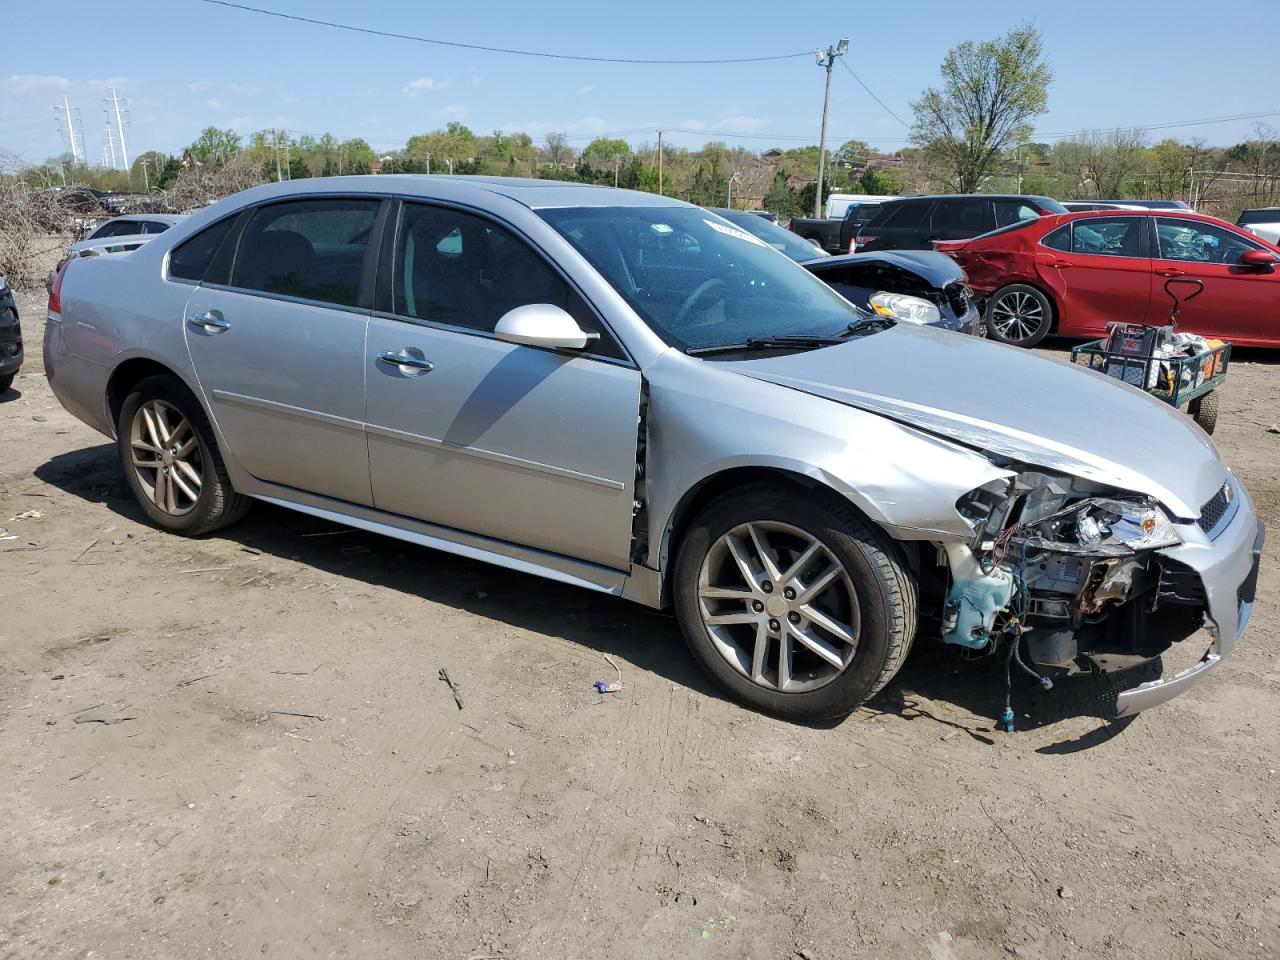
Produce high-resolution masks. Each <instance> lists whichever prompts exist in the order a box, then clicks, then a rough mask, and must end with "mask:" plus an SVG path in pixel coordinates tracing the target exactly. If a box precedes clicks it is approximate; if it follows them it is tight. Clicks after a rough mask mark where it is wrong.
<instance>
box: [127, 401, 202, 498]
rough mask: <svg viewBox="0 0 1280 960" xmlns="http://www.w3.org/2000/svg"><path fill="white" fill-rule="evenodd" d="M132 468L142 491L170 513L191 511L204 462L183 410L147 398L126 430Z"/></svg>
mask: <svg viewBox="0 0 1280 960" xmlns="http://www.w3.org/2000/svg"><path fill="white" fill-rule="evenodd" d="M129 448H130V451H131V453H132V462H133V469H134V472H135V474H136V475H137V478H138V484H139V486H140V487H141V488H142V491H143V493H144V494H145V495H146V496H147V497H148V499H150V500H151V502H152V503H154V504H155V505H156V507H157V508H158V509H160V510H162V511H164V512H165V513H167V514H169V515H170V516H174V517H180V516H182V515H184V514H187V513H190V512H191V511H192V510H193V509H194V508H195V505H196V502H197V501H198V500H199V499H200V489H201V487H202V485H203V482H204V462H203V459H202V458H201V455H200V443H199V440H198V439H197V437H196V432H195V429H194V428H193V427H192V425H191V421H189V420H188V419H187V418H186V417H185V416H183V414H182V411H180V410H179V409H178V408H177V407H175V406H174V405H173V404H171V403H167V402H166V401H164V400H148V401H147V402H146V403H144V404H142V406H140V407H139V408H138V412H137V413H135V414H134V415H133V422H132V424H131V425H130V429H129Z"/></svg>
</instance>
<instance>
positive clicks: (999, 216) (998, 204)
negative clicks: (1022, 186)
mask: <svg viewBox="0 0 1280 960" xmlns="http://www.w3.org/2000/svg"><path fill="white" fill-rule="evenodd" d="M994 206H995V209H996V226H997V227H1007V226H1008V225H1009V224H1011V223H1017V222H1018V221H1019V220H1034V219H1036V218H1037V217H1039V216H1040V211H1039V210H1037V209H1036V208H1035V207H1031V206H1028V205H1027V204H1025V203H1022V202H1020V201H1018V200H997V201H995V203H994Z"/></svg>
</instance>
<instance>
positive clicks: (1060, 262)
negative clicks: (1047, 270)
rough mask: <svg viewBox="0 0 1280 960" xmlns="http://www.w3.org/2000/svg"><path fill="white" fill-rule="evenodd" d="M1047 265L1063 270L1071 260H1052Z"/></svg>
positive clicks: (1069, 264)
mask: <svg viewBox="0 0 1280 960" xmlns="http://www.w3.org/2000/svg"><path fill="white" fill-rule="evenodd" d="M1049 266H1051V267H1057V268H1058V269H1059V270H1065V269H1067V267H1069V266H1071V262H1070V261H1069V260H1054V261H1052V262H1050V264H1049Z"/></svg>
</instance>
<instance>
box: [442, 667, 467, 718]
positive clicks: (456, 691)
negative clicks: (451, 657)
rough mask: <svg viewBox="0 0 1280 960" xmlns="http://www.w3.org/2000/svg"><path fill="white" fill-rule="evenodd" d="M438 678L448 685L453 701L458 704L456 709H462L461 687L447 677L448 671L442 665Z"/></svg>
mask: <svg viewBox="0 0 1280 960" xmlns="http://www.w3.org/2000/svg"><path fill="white" fill-rule="evenodd" d="M440 679H441V680H443V681H444V682H445V683H447V684H448V685H449V689H450V690H451V691H452V692H453V702H454V703H456V704H457V705H458V709H459V710H461V709H462V688H461V687H460V686H458V685H457V684H456V683H454V682H453V681H452V680H450V679H449V671H448V670H446V669H445V668H444V667H441V668H440Z"/></svg>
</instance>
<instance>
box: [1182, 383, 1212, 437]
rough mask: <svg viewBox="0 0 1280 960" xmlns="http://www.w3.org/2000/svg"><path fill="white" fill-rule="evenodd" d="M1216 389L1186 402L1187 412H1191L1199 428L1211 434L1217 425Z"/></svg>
mask: <svg viewBox="0 0 1280 960" xmlns="http://www.w3.org/2000/svg"><path fill="white" fill-rule="evenodd" d="M1218 400H1219V397H1218V391H1217V390H1210V391H1209V392H1208V393H1206V394H1205V395H1204V396H1203V397H1197V398H1196V399H1194V400H1192V401H1191V402H1190V403H1189V404H1187V413H1189V414H1191V416H1192V418H1193V419H1194V420H1195V422H1196V423H1198V424H1200V429H1201V430H1203V431H1204V432H1205V433H1208V434H1212V433H1213V431H1214V429H1215V428H1216V427H1217V426H1218Z"/></svg>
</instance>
